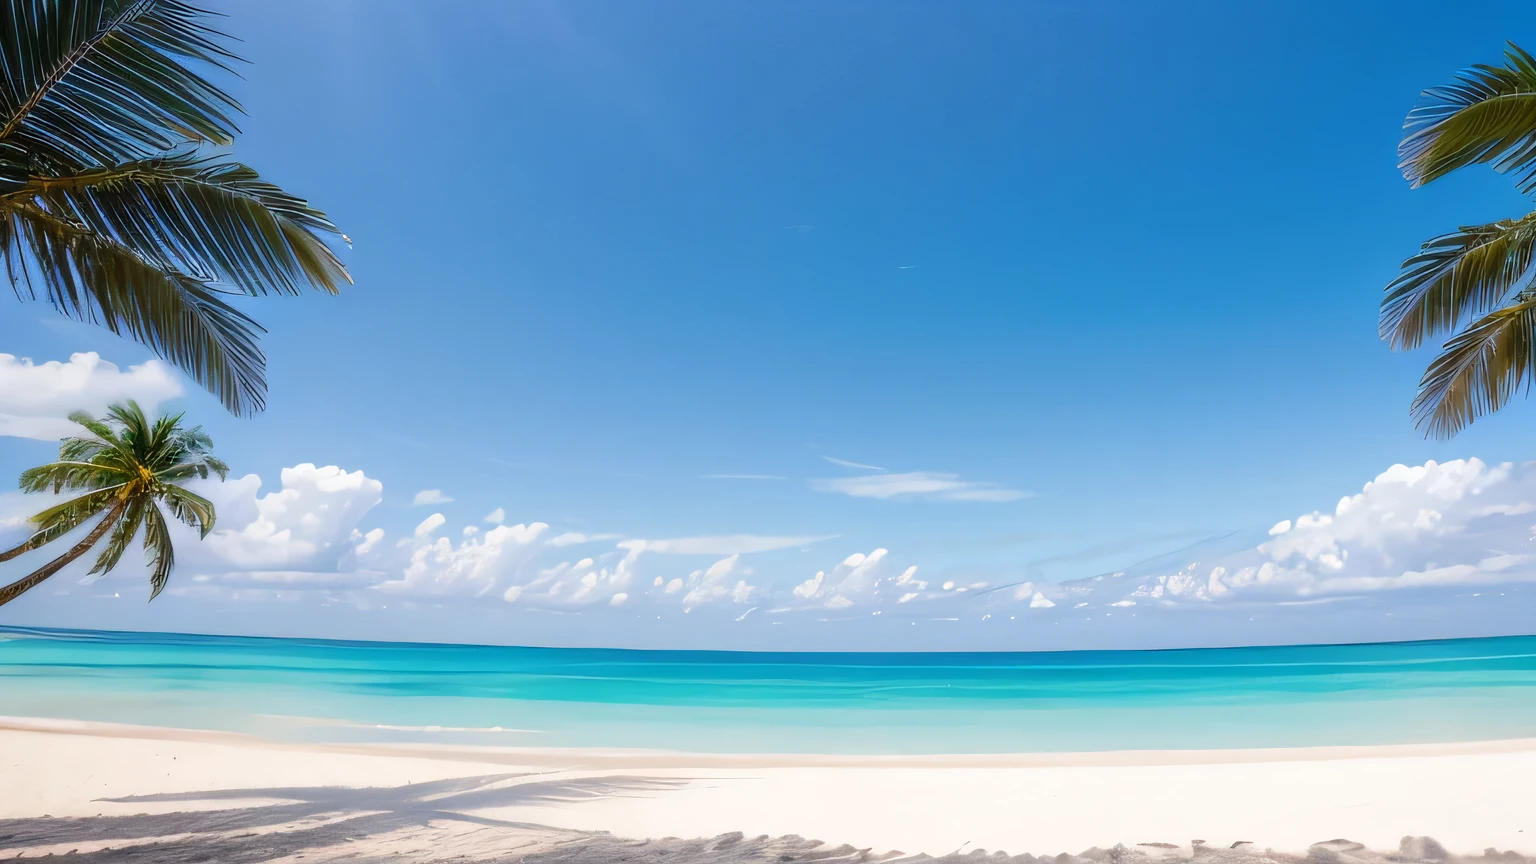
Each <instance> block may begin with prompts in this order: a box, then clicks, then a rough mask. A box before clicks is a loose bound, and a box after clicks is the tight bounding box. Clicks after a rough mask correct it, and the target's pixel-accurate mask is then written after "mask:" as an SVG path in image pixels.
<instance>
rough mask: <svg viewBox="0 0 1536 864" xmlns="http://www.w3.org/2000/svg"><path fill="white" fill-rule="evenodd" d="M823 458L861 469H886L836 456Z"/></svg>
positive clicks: (834, 463)
mask: <svg viewBox="0 0 1536 864" xmlns="http://www.w3.org/2000/svg"><path fill="white" fill-rule="evenodd" d="M821 458H823V459H825V460H826V461H828V462H831V463H832V464H833V465H841V466H843V467H844V468H858V469H859V470H861V471H884V470H885V469H884V468H881V467H880V466H879V465H865V464H864V463H862V462H849V461H848V460H847V459H838V458H837V457H835V456H823V457H821Z"/></svg>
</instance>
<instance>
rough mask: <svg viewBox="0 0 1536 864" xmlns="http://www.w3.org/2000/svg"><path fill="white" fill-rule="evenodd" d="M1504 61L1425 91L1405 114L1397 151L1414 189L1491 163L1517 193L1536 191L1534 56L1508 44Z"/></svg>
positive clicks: (1477, 69)
mask: <svg viewBox="0 0 1536 864" xmlns="http://www.w3.org/2000/svg"><path fill="white" fill-rule="evenodd" d="M1504 59H1505V65H1504V66H1486V65H1478V66H1474V67H1472V68H1471V69H1469V70H1467V71H1466V72H1463V73H1462V74H1461V75H1459V76H1457V79H1456V81H1455V83H1453V84H1451V85H1449V86H1446V87H1435V88H1432V89H1429V90H1425V91H1424V93H1423V102H1422V103H1421V104H1420V105H1419V106H1417V107H1415V108H1414V109H1413V110H1412V111H1411V112H1409V114H1408V119H1407V120H1406V121H1405V122H1404V124H1403V140H1402V143H1400V144H1399V145H1398V151H1397V152H1398V160H1399V162H1398V167H1399V168H1400V169H1402V172H1403V176H1404V177H1405V178H1407V180H1408V182H1409V183H1411V184H1412V185H1413V186H1414V187H1419V186H1422V185H1424V184H1425V183H1429V182H1432V181H1434V180H1436V179H1438V178H1440V177H1444V176H1445V175H1446V174H1449V173H1451V172H1452V171H1455V170H1456V169H1458V168H1464V167H1466V166H1468V165H1475V164H1481V163H1489V162H1491V163H1493V165H1494V168H1496V169H1497V170H1499V171H1501V172H1508V173H1512V174H1514V175H1515V176H1516V178H1517V182H1518V183H1519V184H1520V187H1521V190H1522V191H1524V192H1526V193H1530V192H1532V191H1536V134H1533V133H1536V58H1533V57H1532V56H1531V55H1530V54H1528V53H1526V52H1525V51H1524V50H1523V49H1521V48H1520V47H1519V46H1518V45H1515V44H1514V43H1513V42H1511V43H1510V44H1509V49H1508V50H1507V51H1506V52H1505V54H1504Z"/></svg>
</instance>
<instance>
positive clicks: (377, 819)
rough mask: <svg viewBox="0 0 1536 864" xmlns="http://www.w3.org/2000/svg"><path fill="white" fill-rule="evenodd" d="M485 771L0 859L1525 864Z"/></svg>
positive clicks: (60, 837) (1513, 857)
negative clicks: (723, 804) (1072, 845)
mask: <svg viewBox="0 0 1536 864" xmlns="http://www.w3.org/2000/svg"><path fill="white" fill-rule="evenodd" d="M539 776H540V775H530V774H491V775H484V776H477V777H463V778H456V779H450V780H438V781H433V782H428V783H412V784H408V785H404V786H394V787H370V788H361V789H356V788H346V787H334V786H320V787H275V788H266V789H224V790H218V791H209V792H181V793H166V794H156V795H136V796H130V797H126V798H108V799H102V800H104V801H107V802H110V803H116V804H134V803H145V804H148V803H157V804H165V803H172V804H174V803H188V804H191V803H197V804H200V805H203V806H204V807H207V806H208V805H209V804H214V805H217V803H218V802H220V801H230V802H234V801H244V802H249V801H252V800H258V799H259V800H267V801H272V800H274V799H275V800H276V801H277V802H279V803H261V804H254V805H250V806H244V807H229V808H226V809H199V810H189V811H181V812H172V813H163V814H137V815H131V816H116V815H114V816H94V817H81V818H63V819H55V818H50V817H46V816H45V817H40V818H34V819H9V820H0V858H4V859H11V860H14V859H18V858H20V859H32V858H41V857H53V856H64V857H68V858H70V859H71V860H75V861H97V862H129V861H134V862H146V864H150V862H153V864H184V862H185V864H190V862H217V864H245V862H265V861H284V862H293V864H297V862H305V864H313V862H340V861H346V862H352V864H374V862H379V864H382V862H418V864H437V862H450V861H452V862H525V864H652V862H655V864H662V862H665V864H738V862H739V864H747V862H774V864H786V862H793V861H804V862H820V864H839V862H855V861H884V862H919V861H924V862H926V861H938V862H962V861H963V862H974V864H981V862H988V864H1177V862H1183V861H1199V862H1200V864H1396V862H1435V864H1474V862H1477V864H1536V859H1530V858H1527V857H1525V856H1523V855H1519V854H1517V853H1514V852H1498V851H1496V850H1493V849H1489V850H1486V851H1485V852H1484V853H1483V854H1482V855H1479V856H1471V857H1467V856H1456V855H1451V854H1449V853H1448V852H1446V850H1444V849H1443V848H1441V847H1440V845H1439V844H1438V843H1436V842H1435V841H1433V840H1431V839H1429V838H1425V837H1406V838H1404V839H1403V841H1402V844H1401V845H1400V847H1399V849H1397V850H1396V851H1394V852H1391V853H1381V852H1373V851H1370V850H1367V849H1365V848H1364V847H1363V846H1362V845H1361V844H1359V843H1353V842H1351V841H1348V840H1330V841H1325V842H1321V843H1318V844H1315V845H1314V846H1312V848H1311V849H1309V850H1308V851H1307V852H1306V853H1305V854H1301V855H1293V854H1282V853H1276V852H1272V851H1267V850H1262V849H1260V848H1258V847H1256V846H1255V845H1253V844H1249V843H1237V844H1233V846H1232V847H1231V848H1220V849H1217V848H1211V847H1209V846H1206V845H1204V844H1203V842H1202V841H1198V840H1196V841H1192V842H1190V843H1185V844H1182V845H1180V844H1173V843H1167V842H1148V843H1142V844H1138V845H1137V846H1135V847H1125V846H1115V847H1113V848H1109V849H1098V848H1094V849H1089V850H1087V851H1085V852H1082V853H1080V854H1077V855H1070V854H1060V855H1041V856H1036V855H1029V854H1024V855H1013V856H1010V855H1007V854H1006V853H1003V852H992V853H988V852H986V851H984V850H979V849H974V850H972V849H966V850H963V851H961V850H957V851H955V852H952V853H950V854H948V855H944V856H942V857H937V858H935V857H933V856H929V855H916V856H906V855H903V854H902V853H901V852H896V851H890V852H883V853H876V852H874V851H873V850H869V849H857V848H854V847H852V846H848V845H842V846H832V845H829V844H825V843H822V842H821V841H817V840H808V839H805V838H802V837H798V836H793V835H791V836H786V837H767V836H762V837H756V838H748V837H745V836H744V835H742V834H740V833H733V834H725V835H721V836H719V837H713V838H707V839H693V840H685V839H679V838H675V837H667V838H661V839H652V840H632V839H625V838H620V837H615V836H613V835H611V834H607V833H605V832H584V831H572V830H567V829H560V828H551V827H548V826H543V825H535V824H529V823H523V822H514V821H507V820H502V819H495V818H489V817H486V816H481V815H477V814H476V812H474V811H487V810H496V809H499V808H506V807H514V806H518V805H537V804H579V803H580V802H582V801H588V800H594V799H598V798H608V797H614V796H629V795H645V794H654V793H659V792H667V791H672V790H676V789H678V788H681V787H682V786H684V785H686V783H687V782H688V781H686V780H678V779H672V778H655V777H639V776H609V777H593V778H583V779H561V780H550V779H538V778H539Z"/></svg>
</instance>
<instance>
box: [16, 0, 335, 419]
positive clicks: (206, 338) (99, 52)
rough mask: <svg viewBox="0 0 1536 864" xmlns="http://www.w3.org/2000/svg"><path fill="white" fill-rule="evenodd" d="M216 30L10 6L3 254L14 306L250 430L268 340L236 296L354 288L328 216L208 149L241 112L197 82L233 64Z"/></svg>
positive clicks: (121, 13)
mask: <svg viewBox="0 0 1536 864" xmlns="http://www.w3.org/2000/svg"><path fill="white" fill-rule="evenodd" d="M208 17H209V13H207V12H205V11H204V10H201V9H198V8H195V7H193V6H189V5H187V4H185V3H182V2H178V0H0V257H3V258H4V260H5V270H6V275H7V276H8V277H9V278H10V280H11V283H12V285H13V286H14V288H15V290H16V294H17V296H18V297H22V298H30V299H38V298H42V299H45V300H47V301H48V302H49V303H50V304H52V305H53V306H54V307H55V308H56V309H57V310H58V311H60V312H62V313H63V314H65V315H67V316H69V317H71V318H74V319H76V320H80V321H86V322H90V323H94V324H99V325H101V326H104V327H106V328H107V329H108V330H111V331H112V332H113V333H117V334H120V335H125V336H127V337H129V338H132V339H134V340H137V341H138V342H141V343H143V344H144V345H146V346H148V347H149V348H150V349H152V350H153V351H154V352H155V353H157V354H158V355H160V356H161V357H163V358H165V359H167V360H169V361H171V362H172V363H174V364H176V365H177V366H179V367H181V369H183V370H184V371H185V372H186V373H187V374H188V375H190V376H191V377H192V378H194V379H195V380H196V381H197V382H198V383H199V384H201V385H203V386H204V387H206V388H208V389H209V390H210V391H212V393H213V394H214V395H215V396H217V397H218V398H219V399H220V400H221V401H223V403H224V405H225V406H226V407H227V408H228V409H229V410H230V411H232V412H233V413H235V414H237V415H239V414H248V413H252V412H256V411H260V410H261V409H262V408H263V407H264V405H265V401H266V380H265V378H266V360H265V358H264V357H263V355H262V353H261V349H260V347H259V346H258V344H257V337H258V334H259V333H261V332H263V331H262V330H261V327H260V326H259V325H257V324H256V322H255V321H253V320H251V319H250V318H248V317H247V316H246V315H245V314H243V313H241V312H240V311H239V310H237V309H236V308H235V307H234V306H232V305H230V304H229V302H228V301H227V300H226V299H225V298H226V297H228V296H229V295H238V294H248V295H260V294H269V293H278V294H296V293H299V292H300V291H302V290H303V289H304V287H305V286H312V287H315V288H318V289H320V290H323V291H327V292H330V293H332V294H334V293H336V292H337V290H338V289H339V288H340V286H341V284H342V283H343V282H350V281H351V278H350V276H348V274H347V270H346V267H345V266H344V265H343V264H342V263H341V261H340V259H338V258H337V256H336V254H335V252H334V251H333V250H332V249H331V247H330V246H329V245H327V242H326V238H328V237H334V238H340V239H341V240H344V241H345V240H346V237H345V236H344V235H342V234H341V233H340V232H339V231H338V230H337V229H336V226H335V225H333V224H331V221H330V219H328V218H327V217H326V215H325V214H324V213H322V212H320V211H319V210H316V209H315V208H313V207H311V206H309V204H308V203H306V202H305V201H304V200H303V199H301V198H296V197H294V196H292V195H289V194H288V193H286V192H284V191H283V190H281V189H279V188H278V187H277V186H274V185H273V184H271V183H269V182H266V181H264V180H262V179H261V177H260V176H258V175H257V173H256V172H255V171H253V170H252V169H250V168H248V167H246V166H245V165H242V164H240V163H239V162H236V161H233V160H232V159H230V158H228V156H226V155H218V154H214V153H210V152H209V151H208V149H207V148H209V147H225V146H228V145H230V144H232V143H233V141H234V137H235V134H236V132H237V131H238V130H237V129H236V127H235V124H234V121H233V119H232V117H233V116H234V115H238V114H240V113H241V110H242V109H241V108H240V105H239V104H238V103H237V102H236V101H235V100H234V99H232V98H231V97H230V96H229V95H228V94H226V93H224V92H223V91H222V90H220V89H219V88H218V87H216V86H214V85H213V84H212V83H210V82H209V81H208V80H207V79H206V78H204V77H203V76H202V75H200V74H198V72H196V71H194V69H195V68H208V69H221V70H224V71H231V68H230V67H231V64H233V63H235V62H238V60H239V58H238V57H236V55H234V54H233V53H231V52H230V51H229V50H228V49H227V48H226V47H224V46H225V44H226V43H227V42H228V41H229V38H228V37H227V36H226V35H225V34H223V33H221V32H219V31H218V30H215V29H213V28H211V27H209V26H208V25H207V24H206V23H204V22H205V21H206V20H207V18H208ZM347 242H350V241H347Z"/></svg>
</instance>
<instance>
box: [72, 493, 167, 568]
mask: <svg viewBox="0 0 1536 864" xmlns="http://www.w3.org/2000/svg"><path fill="white" fill-rule="evenodd" d="M146 507H149V508H153V507H154V503H153V502H150V501H149V499H148V496H144V495H135V496H133V497H132V498H129V499H128V504H127V506H125V507H124V508H123V512H122V515H120V516H118V517H117V524H116V525H114V526H112V534H111V535H110V536H109V537H107V543H106V545H105V546H103V547H102V549H101V554H100V555H98V556H97V557H96V563H95V564H94V565H92V566H91V569H90V572H89V573H87V575H95V574H97V573H108V572H110V571H111V570H112V568H113V567H116V566H117V562H118V561H120V560H122V557H123V550H125V549H127V548H128V544H129V543H132V542H133V538H134V535H136V534H138V533H139V528H140V527H142V526H143V524H144V513H145V508H146Z"/></svg>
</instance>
